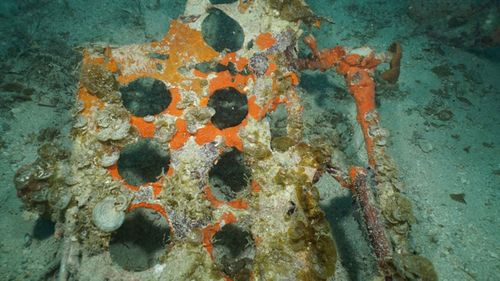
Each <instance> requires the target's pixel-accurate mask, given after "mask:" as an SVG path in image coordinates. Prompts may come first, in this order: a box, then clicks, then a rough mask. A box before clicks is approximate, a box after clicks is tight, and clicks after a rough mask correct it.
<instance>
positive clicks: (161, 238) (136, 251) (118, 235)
mask: <svg viewBox="0 0 500 281" xmlns="http://www.w3.org/2000/svg"><path fill="white" fill-rule="evenodd" d="M169 238H170V228H169V226H168V223H167V220H166V219H165V218H164V217H163V216H162V215H160V214H159V213H157V212H155V211H154V210H151V209H148V208H136V209H134V210H132V211H131V212H130V213H128V214H127V215H126V217H125V221H124V223H123V224H122V226H121V227H120V228H119V229H118V230H116V231H115V232H113V234H112V235H111V241H110V244H109V253H110V255H111V259H112V260H113V262H114V263H115V264H118V265H119V266H121V267H122V268H123V269H125V270H128V271H144V270H146V269H148V268H151V267H153V266H154V265H155V264H158V262H159V258H160V257H161V256H162V255H163V254H165V252H166V250H167V249H166V246H167V244H168V242H170V240H169Z"/></svg>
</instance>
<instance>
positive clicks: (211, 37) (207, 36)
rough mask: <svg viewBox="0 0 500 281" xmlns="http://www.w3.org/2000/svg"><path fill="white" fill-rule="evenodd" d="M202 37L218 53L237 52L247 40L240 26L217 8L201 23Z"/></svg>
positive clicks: (212, 9) (210, 10)
mask: <svg viewBox="0 0 500 281" xmlns="http://www.w3.org/2000/svg"><path fill="white" fill-rule="evenodd" d="M219 2H220V1H219ZM201 35H202V36H203V39H204V40H205V42H206V43H207V44H208V45H209V46H210V47H212V49H214V50H216V51H217V52H222V51H224V50H228V51H229V52H236V51H238V50H239V49H241V46H243V41H244V38H245V35H244V33H243V28H241V26H240V24H239V23H238V22H237V21H235V20H234V19H233V18H231V17H230V16H228V15H226V13H224V12H223V11H221V10H219V9H217V8H210V9H209V10H208V16H207V17H206V18H205V19H204V20H203V22H202V23H201Z"/></svg>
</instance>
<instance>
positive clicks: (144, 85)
mask: <svg viewBox="0 0 500 281" xmlns="http://www.w3.org/2000/svg"><path fill="white" fill-rule="evenodd" d="M120 92H121V94H122V102H123V106H125V108H126V109H127V110H128V111H129V112H130V113H132V114H134V115H135V116H139V117H144V116H147V115H155V114H158V113H160V112H162V111H163V110H165V109H166V108H167V107H168V105H169V104H170V102H172V95H171V93H170V91H169V90H168V89H167V86H165V83H163V82H162V81H160V80H156V79H153V78H149V77H145V78H139V79H136V80H134V81H133V82H130V83H129V84H128V85H127V86H122V87H120Z"/></svg>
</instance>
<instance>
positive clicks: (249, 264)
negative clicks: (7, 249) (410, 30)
mask: <svg viewBox="0 0 500 281" xmlns="http://www.w3.org/2000/svg"><path fill="white" fill-rule="evenodd" d="M256 19H258V20H256ZM321 20H322V19H321V18H318V17H316V16H315V15H314V14H313V13H312V11H311V10H310V9H309V8H308V6H307V5H306V4H305V2H303V1H302V0H289V1H286V0H282V1H280V0H274V1H243V0H240V1H237V0H233V1H231V0H226V1H216V0H211V1H208V0H188V1H187V4H186V13H185V15H183V16H181V17H180V18H179V19H177V20H174V21H172V22H171V23H170V28H169V30H168V32H167V34H166V35H165V37H164V38H163V39H162V40H160V41H157V42H150V43H145V44H138V45H129V46H94V47H92V48H88V49H86V50H85V51H84V53H83V62H82V66H81V78H80V87H79V90H78V93H77V96H78V102H77V106H76V108H75V123H74V126H73V131H72V141H73V143H72V148H71V150H70V151H67V150H64V149H61V148H60V147H58V146H56V145H44V146H42V147H41V148H40V149H39V151H38V154H39V157H38V159H37V160H36V161H35V162H33V163H31V164H28V165H26V166H23V167H22V168H21V169H19V171H18V172H17V174H16V177H15V186H16V188H17V192H18V195H19V197H20V198H21V199H22V200H23V201H24V202H25V205H26V206H27V207H28V208H30V209H31V210H34V211H38V212H39V213H40V214H41V215H42V216H45V217H49V218H51V219H52V220H53V221H55V222H56V224H57V231H56V235H58V236H59V237H60V239H62V242H61V248H60V251H59V254H58V255H59V256H58V258H59V259H60V263H59V268H58V270H57V273H56V276H57V278H58V280H138V279H141V280H235V281H236V280H331V279H332V278H334V276H335V266H336V263H337V251H336V246H335V242H334V240H333V238H332V235H331V231H330V227H329V225H328V222H327V220H326V218H325V214H324V212H323V210H321V208H320V207H319V195H318V192H317V190H316V188H315V187H314V185H313V184H314V182H315V181H316V180H317V179H318V177H319V175H321V173H322V172H328V173H330V174H331V175H332V176H334V178H335V179H337V180H338V181H339V183H341V185H342V186H344V187H347V188H350V189H351V190H352V193H353V195H354V197H355V199H356V201H357V202H358V204H359V206H360V209H361V211H362V213H363V217H364V225H365V227H366V230H367V234H368V238H369V240H370V242H371V245H372V247H373V250H374V253H375V255H376V258H377V260H378V265H379V269H380V276H378V278H379V279H380V280H437V277H436V273H435V272H434V269H433V266H432V263H430V262H429V261H428V260H427V259H426V258H424V257H421V256H418V255H415V254H413V253H412V245H410V243H409V239H408V235H409V232H410V225H411V223H412V222H413V215H412V208H411V203H410V201H409V200H408V199H407V198H406V197H404V196H403V195H401V193H400V192H399V191H400V188H401V182H399V181H398V179H397V177H396V174H395V173H396V167H395V165H394V163H393V162H392V161H391V159H390V157H389V156H388V155H387V154H386V153H385V152H384V146H385V143H386V141H385V139H386V137H387V131H386V130H384V129H383V128H382V127H381V126H380V125H379V118H378V114H377V111H376V108H375V82H374V78H373V75H374V71H375V68H376V67H377V65H378V64H380V63H382V62H390V69H389V70H387V71H385V72H384V73H382V75H381V76H382V78H383V79H385V80H387V81H389V82H390V83H395V82H396V80H397V76H398V75H399V63H400V60H401V54H402V52H401V47H400V45H399V44H393V45H392V46H391V47H390V49H389V52H387V53H383V54H376V53H375V52H374V51H373V50H372V49H370V48H367V47H363V48H357V49H349V48H344V47H340V46H337V47H335V48H332V49H324V50H318V48H317V45H316V41H315V39H314V37H312V36H311V35H308V36H306V37H305V38H304V41H305V43H306V44H307V45H308V46H309V47H310V49H311V56H310V57H308V58H299V56H298V51H297V45H298V40H299V38H300V36H301V35H302V33H303V31H302V30H301V29H300V23H301V22H305V23H307V24H310V25H315V26H318V27H319V25H320V22H321ZM302 69H317V70H321V71H324V70H327V69H335V70H336V71H337V72H338V73H339V74H340V75H342V76H343V77H345V80H346V85H347V88H348V90H349V92H350V93H351V95H352V97H353V98H354V100H355V102H356V105H357V113H358V115H357V121H358V123H359V127H360V129H361V131H362V132H363V136H364V142H365V147H366V154H367V156H368V160H367V162H368V163H367V167H366V168H361V167H353V168H351V169H350V171H342V170H341V169H340V168H338V167H337V166H336V165H333V164H331V163H330V162H331V161H330V154H331V151H329V150H326V149H324V148H323V147H321V144H320V143H317V144H308V143H305V142H304V141H303V126H302V121H301V120H302V110H303V108H302V106H301V99H300V92H299V91H300V90H299V89H298V88H297V86H298V83H299V79H300V73H299V70H302ZM279 105H284V106H285V108H286V113H287V122H286V135H284V136H273V135H272V134H271V131H270V124H269V120H268V119H267V118H266V116H267V115H268V114H270V113H271V112H272V111H273V110H275V109H276V108H277V106H279Z"/></svg>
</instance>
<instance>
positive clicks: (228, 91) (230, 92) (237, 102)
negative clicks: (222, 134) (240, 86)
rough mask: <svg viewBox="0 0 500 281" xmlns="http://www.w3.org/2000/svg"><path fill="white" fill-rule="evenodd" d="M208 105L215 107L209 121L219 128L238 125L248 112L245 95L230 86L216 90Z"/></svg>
mask: <svg viewBox="0 0 500 281" xmlns="http://www.w3.org/2000/svg"><path fill="white" fill-rule="evenodd" d="M208 106H209V107H212V108H213V109H215V114H214V116H212V119H211V121H212V123H213V124H214V125H215V127H217V128H219V129H221V130H222V129H226V128H230V127H234V126H237V125H239V124H240V123H241V121H243V119H245V117H246V116H247V114H248V101H247V96H246V95H244V94H241V93H240V92H238V90H236V89H235V88H232V87H229V88H224V89H219V90H216V91H215V92H214V94H213V95H212V96H211V97H210V100H209V101H208Z"/></svg>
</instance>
